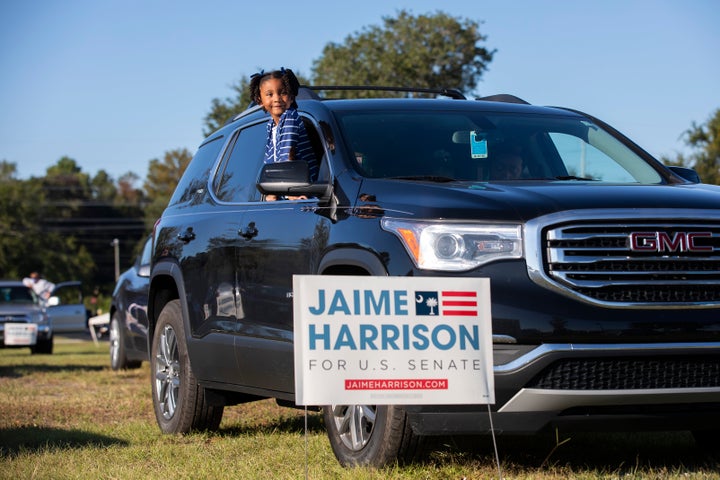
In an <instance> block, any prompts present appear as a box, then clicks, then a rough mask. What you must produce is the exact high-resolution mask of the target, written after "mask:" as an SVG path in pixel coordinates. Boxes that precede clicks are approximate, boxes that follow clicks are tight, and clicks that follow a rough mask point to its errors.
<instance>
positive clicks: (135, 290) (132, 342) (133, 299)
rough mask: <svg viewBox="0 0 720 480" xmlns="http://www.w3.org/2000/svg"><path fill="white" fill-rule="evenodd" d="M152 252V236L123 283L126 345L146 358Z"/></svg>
mask: <svg viewBox="0 0 720 480" xmlns="http://www.w3.org/2000/svg"><path fill="white" fill-rule="evenodd" d="M151 253H152V238H148V239H147V240H146V241H145V245H144V246H143V250H142V252H141V253H140V255H139V256H138V258H137V261H136V262H135V265H134V266H133V270H134V272H135V274H134V275H132V276H131V277H129V278H128V283H127V284H126V285H125V300H126V305H127V307H126V308H127V313H128V315H127V317H126V322H127V333H128V347H129V348H131V349H133V350H135V351H137V352H139V353H142V357H143V358H147V353H148V352H147V331H148V317H147V305H148V288H149V286H150V257H151Z"/></svg>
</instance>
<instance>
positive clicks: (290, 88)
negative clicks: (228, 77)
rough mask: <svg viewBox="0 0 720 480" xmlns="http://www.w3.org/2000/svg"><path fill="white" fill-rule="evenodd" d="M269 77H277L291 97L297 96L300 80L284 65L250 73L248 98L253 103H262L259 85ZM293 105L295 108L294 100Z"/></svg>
mask: <svg viewBox="0 0 720 480" xmlns="http://www.w3.org/2000/svg"><path fill="white" fill-rule="evenodd" d="M270 78H279V79H280V80H281V81H282V84H283V88H284V89H285V91H286V92H287V93H289V94H290V95H292V96H293V97H297V95H298V91H299V90H300V82H299V81H298V79H297V77H296V76H295V74H294V73H293V71H292V70H290V69H289V68H285V67H282V68H280V70H273V71H271V72H267V73H266V72H265V71H264V70H260V72H258V73H254V74H252V75H250V98H251V99H252V100H253V101H254V102H255V103H257V104H258V105H262V101H261V100H260V85H262V83H263V82H264V81H265V80H267V79H270ZM293 107H295V108H297V104H296V103H295V102H294V101H293Z"/></svg>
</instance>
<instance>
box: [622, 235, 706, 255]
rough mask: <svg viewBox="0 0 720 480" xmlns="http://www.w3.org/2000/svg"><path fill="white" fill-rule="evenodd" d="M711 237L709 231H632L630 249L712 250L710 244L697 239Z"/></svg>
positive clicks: (637, 250)
mask: <svg viewBox="0 0 720 480" xmlns="http://www.w3.org/2000/svg"><path fill="white" fill-rule="evenodd" d="M703 238H712V233H711V232H676V233H674V234H670V233H667V232H632V233H631V234H630V250H632V251H634V252H660V253H663V252H712V251H713V247H712V246H710V245H698V240H700V239H703Z"/></svg>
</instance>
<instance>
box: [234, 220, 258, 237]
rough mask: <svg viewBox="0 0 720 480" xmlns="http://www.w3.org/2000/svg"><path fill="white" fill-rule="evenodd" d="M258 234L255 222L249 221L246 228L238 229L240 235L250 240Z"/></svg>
mask: <svg viewBox="0 0 720 480" xmlns="http://www.w3.org/2000/svg"><path fill="white" fill-rule="evenodd" d="M257 234H258V229H257V228H255V222H250V223H248V226H247V227H245V229H242V228H241V229H240V230H238V235H240V236H241V237H243V238H244V239H246V240H250V239H251V238H253V237H256V236H257Z"/></svg>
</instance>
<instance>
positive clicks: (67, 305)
mask: <svg viewBox="0 0 720 480" xmlns="http://www.w3.org/2000/svg"><path fill="white" fill-rule="evenodd" d="M47 306H48V307H47V313H48V316H49V317H50V318H51V319H52V325H53V331H54V332H55V333H65V332H84V331H86V330H87V321H88V313H87V310H86V309H85V304H84V303H83V294H82V283H81V282H78V281H73V282H63V283H58V284H57V285H55V289H54V290H53V291H52V293H51V294H50V298H49V299H48V301H47Z"/></svg>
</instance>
